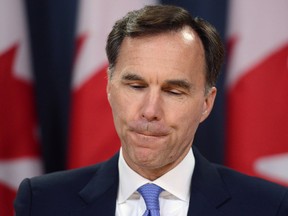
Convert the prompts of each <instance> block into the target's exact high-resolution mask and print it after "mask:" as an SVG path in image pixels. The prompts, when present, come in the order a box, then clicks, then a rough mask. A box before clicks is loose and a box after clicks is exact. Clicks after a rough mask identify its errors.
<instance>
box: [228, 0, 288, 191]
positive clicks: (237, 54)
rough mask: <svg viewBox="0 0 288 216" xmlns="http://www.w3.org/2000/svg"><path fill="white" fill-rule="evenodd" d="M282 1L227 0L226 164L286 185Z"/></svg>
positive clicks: (287, 54) (286, 17)
mask: <svg viewBox="0 0 288 216" xmlns="http://www.w3.org/2000/svg"><path fill="white" fill-rule="evenodd" d="M287 9H288V1H287V0H277V1H273V0H252V1H231V2H230V10H229V11H230V15H229V36H230V42H231V53H230V56H229V57H230V60H229V66H228V77H227V87H228V109H227V111H228V122H227V129H228V139H227V141H228V143H227V148H228V149H227V163H228V165H229V166H231V167H232V168H235V169H237V170H240V171H242V172H245V173H248V174H250V175H256V176H260V177H264V178H266V179H269V180H272V181H276V182H278V183H282V184H284V185H288V112H287V111H288V25H287V21H288V13H287Z"/></svg>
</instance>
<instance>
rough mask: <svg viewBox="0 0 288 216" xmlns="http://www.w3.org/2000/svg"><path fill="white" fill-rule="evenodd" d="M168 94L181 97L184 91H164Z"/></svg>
mask: <svg viewBox="0 0 288 216" xmlns="http://www.w3.org/2000/svg"><path fill="white" fill-rule="evenodd" d="M164 91H165V92H167V93H168V94H171V95H175V96H180V95H183V91H180V90H178V89H169V90H164Z"/></svg>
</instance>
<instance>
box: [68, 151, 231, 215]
mask: <svg viewBox="0 0 288 216" xmlns="http://www.w3.org/2000/svg"><path fill="white" fill-rule="evenodd" d="M193 153H194V156H195V169H194V173H193V177H192V184H191V195H190V203H189V210H188V216H202V215H205V216H221V215H222V214H221V212H220V211H219V208H220V206H222V205H223V204H224V203H225V202H227V201H228V200H229V199H230V195H229V193H228V191H227V190H226V188H225V185H224V183H223V182H222V179H221V177H220V176H219V173H218V171H217V170H216V168H215V167H214V166H213V165H211V163H210V162H208V161H207V160H206V159H205V158H204V157H203V156H202V155H201V154H200V153H199V152H198V150H197V149H196V148H195V147H193ZM118 157H119V155H118V154H117V155H115V156H114V157H113V158H112V159H111V160H109V161H107V162H105V163H103V164H102V165H101V167H100V169H99V171H98V172H97V173H96V174H95V176H94V177H93V178H92V179H91V180H90V182H89V183H88V184H87V185H86V186H85V187H84V188H83V189H82V190H81V191H80V192H79V199H81V200H82V202H83V207H82V208H79V209H77V210H75V211H72V212H70V215H71V216H82V215H85V216H90V215H91V216H94V215H105V216H110V215H111V216H114V215H115V209H116V198H117V192H118V183H119V173H118Z"/></svg>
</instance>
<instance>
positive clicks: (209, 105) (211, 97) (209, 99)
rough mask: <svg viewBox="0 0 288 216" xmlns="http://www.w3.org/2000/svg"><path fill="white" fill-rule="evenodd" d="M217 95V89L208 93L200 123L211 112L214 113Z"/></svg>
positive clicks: (214, 88)
mask: <svg viewBox="0 0 288 216" xmlns="http://www.w3.org/2000/svg"><path fill="white" fill-rule="evenodd" d="M216 94H217V89H216V87H212V88H210V89H209V91H208V93H206V95H205V101H204V103H203V109H202V116H201V119H200V122H203V121H204V120H205V119H206V118H207V117H208V116H209V114H210V112H211V111H212V108H213V105H214V101H215V98H216Z"/></svg>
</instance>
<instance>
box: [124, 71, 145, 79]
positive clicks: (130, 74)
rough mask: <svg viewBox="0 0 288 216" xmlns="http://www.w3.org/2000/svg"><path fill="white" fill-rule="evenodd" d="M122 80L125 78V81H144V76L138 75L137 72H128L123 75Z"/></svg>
mask: <svg viewBox="0 0 288 216" xmlns="http://www.w3.org/2000/svg"><path fill="white" fill-rule="evenodd" d="M121 80H123V81H135V80H138V81H144V78H143V77H141V76H139V75H137V74H133V73H127V74H124V75H123V76H122V77H121Z"/></svg>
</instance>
